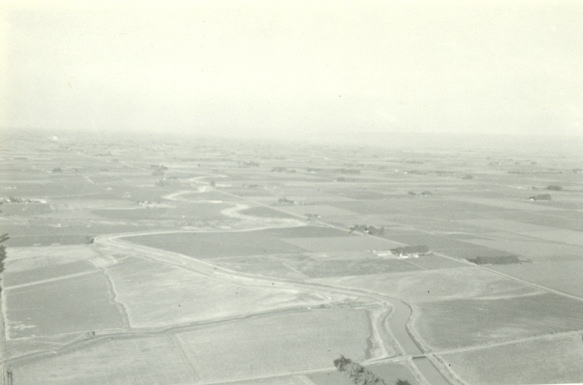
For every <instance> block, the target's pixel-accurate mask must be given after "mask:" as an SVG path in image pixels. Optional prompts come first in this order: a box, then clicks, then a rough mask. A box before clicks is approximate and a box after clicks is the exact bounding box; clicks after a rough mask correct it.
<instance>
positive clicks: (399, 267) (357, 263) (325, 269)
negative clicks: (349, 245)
mask: <svg viewBox="0 0 583 385" xmlns="http://www.w3.org/2000/svg"><path fill="white" fill-rule="evenodd" d="M330 254H332V256H331V257H329V258H326V259H321V258H310V257H307V258H304V257H295V258H289V259H288V260H287V261H286V265H288V266H290V267H293V268H294V270H297V271H299V272H301V273H302V274H304V275H306V276H308V277H310V278H321V277H337V276H353V275H368V274H383V273H400V272H407V271H417V270H421V268H420V267H417V266H414V265H412V264H409V263H407V262H405V261H403V260H395V259H380V258H370V257H369V258H358V259H346V258H339V259H336V258H334V256H333V253H330Z"/></svg>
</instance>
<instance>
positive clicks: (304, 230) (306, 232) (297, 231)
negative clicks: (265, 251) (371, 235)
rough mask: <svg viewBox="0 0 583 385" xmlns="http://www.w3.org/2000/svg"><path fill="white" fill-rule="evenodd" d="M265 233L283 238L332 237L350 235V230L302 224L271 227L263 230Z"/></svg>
mask: <svg viewBox="0 0 583 385" xmlns="http://www.w3.org/2000/svg"><path fill="white" fill-rule="evenodd" d="M263 232H264V233H265V234H269V235H270V236H273V237H276V238H282V239H288V238H291V239H293V238H330V237H346V236H348V235H349V233H348V230H346V231H342V230H338V229H335V228H332V227H323V226H301V227H284V228H276V229H269V230H264V231H263Z"/></svg>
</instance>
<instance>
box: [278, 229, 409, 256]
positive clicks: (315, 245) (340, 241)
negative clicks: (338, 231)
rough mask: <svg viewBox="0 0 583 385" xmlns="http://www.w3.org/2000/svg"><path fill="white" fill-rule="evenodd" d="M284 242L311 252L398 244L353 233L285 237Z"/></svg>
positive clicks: (382, 247) (387, 246) (385, 246)
mask: <svg viewBox="0 0 583 385" xmlns="http://www.w3.org/2000/svg"><path fill="white" fill-rule="evenodd" d="M347 232H348V231H347ZM285 242H286V243H288V244H291V245H295V246H297V247H300V248H302V249H304V250H308V251H311V252H326V251H330V252H332V251H360V250H388V249H391V248H393V247H398V246H400V245H399V244H397V243H393V242H389V241H384V240H382V239H377V238H372V237H368V236H364V235H355V234H353V235H351V236H348V237H318V238H286V239H285Z"/></svg>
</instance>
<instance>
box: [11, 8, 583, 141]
mask: <svg viewBox="0 0 583 385" xmlns="http://www.w3.org/2000/svg"><path fill="white" fill-rule="evenodd" d="M49 3H50V5H46V3H45V4H44V5H43V3H36V4H35V3H32V2H31V3H26V2H22V1H19V2H14V3H12V4H11V3H10V2H8V3H5V5H4V6H1V7H2V8H1V9H0V11H1V13H0V14H1V15H2V16H1V17H0V59H1V62H0V127H4V129H14V128H20V127H33V128H44V129H48V130H52V129H70V130H103V131H108V130H116V131H123V130H128V131H129V130H132V131H140V130H145V131H148V130H149V131H156V132H160V131H164V132H181V133H213V134H223V135H230V136H236V135H243V136H250V137H254V136H256V137H268V136H277V137H283V138H285V137H286V136H289V137H294V136H295V137H297V136H306V135H319V136H327V135H331V136H333V135H343V134H352V135H358V134H359V133H361V132H367V133H378V134H384V133H387V134H389V133H391V132H420V133H461V134H474V133H494V134H496V133H500V134H527V135H540V134H557V135H583V28H581V20H583V1H552V2H551V1H547V2H545V3H543V2H536V1H521V2H518V1H504V2H494V1H491V0H490V1H487V2H473V3H472V4H465V5H464V3H462V2H452V1H441V2H435V1H434V2H424V1H414V0H413V1H390V0H388V1H342V0H340V1H334V2H330V1H320V2H308V1H293V2H284V1H269V2H268V1H255V0H252V1H245V0H241V1H222V2H216V1H203V0H201V1H192V2H186V1H185V2H182V1H172V0H167V1H158V2H155V1H141V2H129V1H125V2H124V1H122V2H101V3H99V6H97V5H90V6H88V5H79V4H78V2H57V1H53V2H49ZM468 3H469V2H468Z"/></svg>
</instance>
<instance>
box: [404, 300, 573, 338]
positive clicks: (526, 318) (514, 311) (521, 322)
mask: <svg viewBox="0 0 583 385" xmlns="http://www.w3.org/2000/svg"><path fill="white" fill-rule="evenodd" d="M418 306H419V309H420V311H421V316H420V317H419V318H418V320H417V322H416V325H415V327H416V329H417V330H418V331H419V333H420V334H421V335H422V336H423V338H424V339H425V340H426V341H427V342H428V343H429V344H430V345H431V346H433V347H435V348H455V347H461V346H471V345H475V344H481V343H488V342H492V341H503V340H507V339H512V338H521V337H528V336H540V335H544V334H547V333H557V332H565V331H573V330H580V329H581V328H582V325H583V306H581V302H579V301H576V300H572V299H569V298H565V297H560V296H558V295H556V294H538V295H529V296H524V297H516V298H500V299H496V300H483V299H477V300H476V299H473V300H472V299H458V300H451V301H442V302H428V303H422V304H419V305H418Z"/></svg>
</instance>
